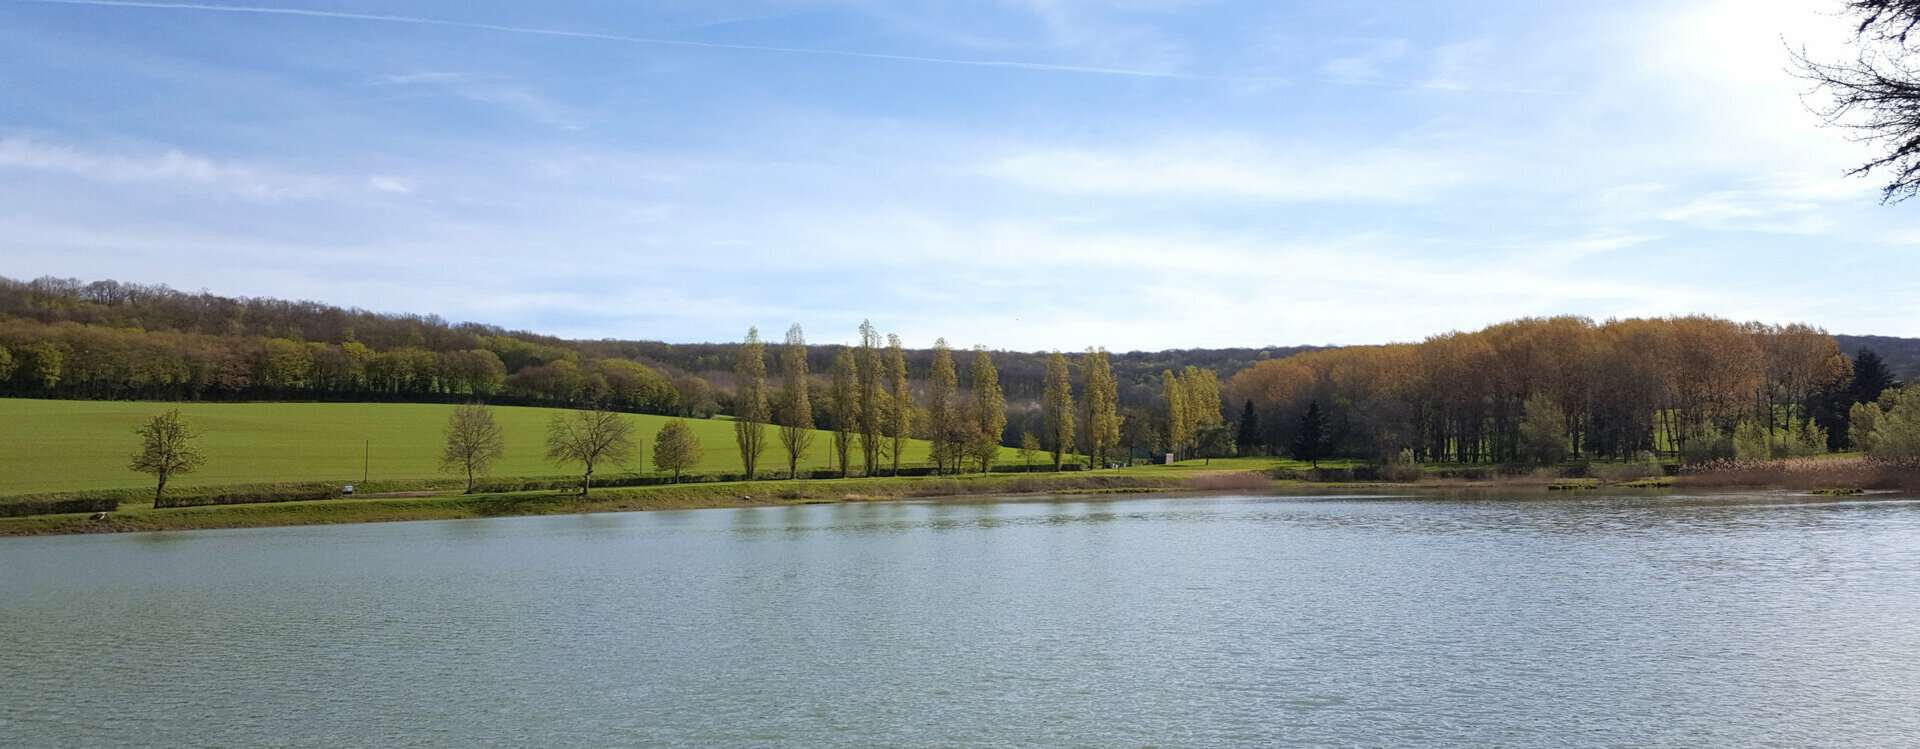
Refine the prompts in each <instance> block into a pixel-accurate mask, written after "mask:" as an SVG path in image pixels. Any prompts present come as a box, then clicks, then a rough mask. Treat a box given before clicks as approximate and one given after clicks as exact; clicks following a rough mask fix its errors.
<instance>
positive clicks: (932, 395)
mask: <svg viewBox="0 0 1920 749" xmlns="http://www.w3.org/2000/svg"><path fill="white" fill-rule="evenodd" d="M957 380H958V375H956V374H955V372H954V369H953V350H952V349H951V348H948V347H947V339H945V338H940V339H936V340H935V341H934V342H933V365H932V369H931V370H930V372H929V376H928V378H927V439H928V440H929V441H931V442H932V443H933V444H932V445H931V446H930V449H931V450H932V453H933V455H932V457H933V464H934V467H935V468H937V469H938V470H940V471H943V472H944V471H946V470H947V468H948V466H950V465H951V466H953V467H954V468H958V467H959V465H958V463H957V460H958V458H959V452H958V451H957V450H955V449H954V448H955V445H956V444H958V443H959V441H958V440H957V439H956V435H957V431H958V428H959V421H960V419H959V416H960V414H959V411H958V410H956V409H955V408H954V402H953V396H954V391H955V390H956V389H957V388H958V382H957Z"/></svg>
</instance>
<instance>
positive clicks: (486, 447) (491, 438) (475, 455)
mask: <svg viewBox="0 0 1920 749" xmlns="http://www.w3.org/2000/svg"><path fill="white" fill-rule="evenodd" d="M443 435H444V436H445V437H446V444H445V445H444V446H442V447H441V449H440V470H441V471H444V472H447V473H463V474H466V477H467V493H468V494H472V493H473V478H474V476H476V475H478V476H484V475H486V474H487V473H488V471H489V470H490V469H491V468H492V466H493V462H494V461H496V460H499V459H500V457H501V456H503V455H506V452H507V441H506V435H505V433H504V432H503V431H502V430H501V429H500V425H499V424H497V423H495V422H494V420H493V409H490V408H487V407H486V406H482V405H479V404H467V405H464V406H454V407H453V413H452V414H449V415H448V416H447V428H446V431H445V432H443Z"/></svg>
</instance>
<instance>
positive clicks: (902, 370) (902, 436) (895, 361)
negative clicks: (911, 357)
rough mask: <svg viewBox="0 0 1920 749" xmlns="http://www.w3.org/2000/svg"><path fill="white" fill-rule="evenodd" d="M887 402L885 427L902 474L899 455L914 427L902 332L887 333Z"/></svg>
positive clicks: (895, 464) (896, 466)
mask: <svg viewBox="0 0 1920 749" xmlns="http://www.w3.org/2000/svg"><path fill="white" fill-rule="evenodd" d="M886 364H887V388H888V390H889V391H890V392H889V393H888V396H889V397H888V401H887V403H888V405H889V408H888V410H887V418H886V429H887V437H888V438H889V439H890V440H892V449H891V450H890V451H889V453H890V454H891V455H892V457H893V475H895V476H898V475H900V456H901V453H904V452H906V449H907V436H908V432H910V431H912V430H913V389H912V385H911V384H910V383H908V382H907V357H906V354H905V353H904V352H902V351H901V350H900V336H897V335H893V334H891V333H889V334H888V335H887V362H886Z"/></svg>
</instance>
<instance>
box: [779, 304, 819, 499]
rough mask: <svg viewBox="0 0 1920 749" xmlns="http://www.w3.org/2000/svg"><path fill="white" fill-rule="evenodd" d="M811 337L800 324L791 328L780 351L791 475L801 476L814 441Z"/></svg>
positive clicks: (783, 435)
mask: <svg viewBox="0 0 1920 749" xmlns="http://www.w3.org/2000/svg"><path fill="white" fill-rule="evenodd" d="M810 385H811V383H810V382H808V380H807V337H806V334H804V333H802V332H801V331H800V323H794V324H793V327H790V328H787V345H786V349H785V350H783V351H781V352H780V391H781V398H780V446H781V447H782V448H784V449H785V450H786V453H787V478H790V479H797V478H799V477H800V457H801V456H803V455H806V454H807V448H808V447H809V446H811V445H812V444H813V401H812V399H811V398H809V397H808V394H807V391H808V389H809V387H810Z"/></svg>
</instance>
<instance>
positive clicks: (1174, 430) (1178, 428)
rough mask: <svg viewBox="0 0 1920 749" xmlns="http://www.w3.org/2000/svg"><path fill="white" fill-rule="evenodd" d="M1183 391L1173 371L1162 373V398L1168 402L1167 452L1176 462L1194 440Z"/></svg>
mask: <svg viewBox="0 0 1920 749" xmlns="http://www.w3.org/2000/svg"><path fill="white" fill-rule="evenodd" d="M1182 390H1183V388H1181V387H1180V378H1178V377H1176V376H1174V374H1173V370H1171V369H1163V370H1161V371H1160V398H1161V399H1162V400H1164V401H1166V408H1167V434H1166V437H1167V452H1169V453H1172V454H1173V459H1174V460H1179V459H1180V450H1181V448H1184V447H1186V446H1187V441H1188V440H1190V439H1192V438H1193V431H1192V429H1191V424H1190V423H1189V422H1188V421H1187V416H1188V414H1189V413H1190V412H1189V411H1188V410H1187V399H1186V397H1185V394H1184V393H1183V392H1182Z"/></svg>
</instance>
